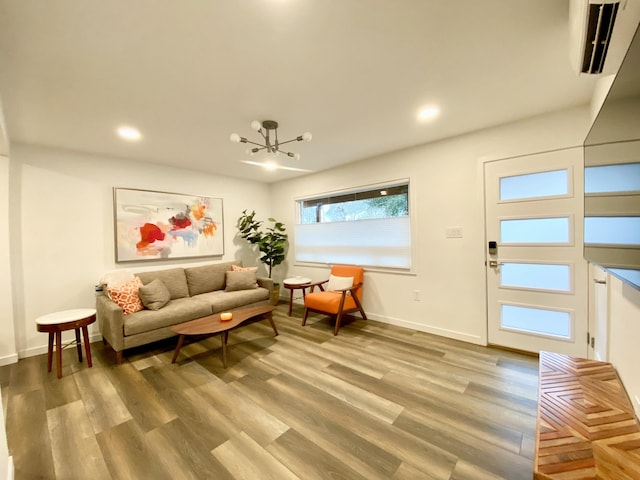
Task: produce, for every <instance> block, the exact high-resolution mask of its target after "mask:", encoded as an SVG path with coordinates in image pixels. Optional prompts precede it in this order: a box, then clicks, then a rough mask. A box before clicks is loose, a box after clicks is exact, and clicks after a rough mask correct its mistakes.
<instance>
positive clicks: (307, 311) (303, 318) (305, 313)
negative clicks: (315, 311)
mask: <svg viewBox="0 0 640 480" xmlns="http://www.w3.org/2000/svg"><path fill="white" fill-rule="evenodd" d="M307 315H309V309H308V308H306V307H305V309H304V315H303V316H302V326H303V327H304V326H305V325H306V324H307Z"/></svg>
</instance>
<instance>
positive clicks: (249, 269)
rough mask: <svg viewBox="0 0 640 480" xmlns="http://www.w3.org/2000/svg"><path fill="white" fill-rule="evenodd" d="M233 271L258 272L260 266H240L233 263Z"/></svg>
mask: <svg viewBox="0 0 640 480" xmlns="http://www.w3.org/2000/svg"><path fill="white" fill-rule="evenodd" d="M231 271H232V272H257V271H258V267H239V266H238V265H235V264H233V265H231Z"/></svg>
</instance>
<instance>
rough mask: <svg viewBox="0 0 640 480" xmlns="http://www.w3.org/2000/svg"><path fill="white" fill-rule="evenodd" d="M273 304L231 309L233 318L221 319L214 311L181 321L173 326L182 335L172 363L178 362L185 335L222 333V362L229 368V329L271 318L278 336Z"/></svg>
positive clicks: (270, 321) (173, 330) (173, 329)
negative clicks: (188, 320) (210, 313)
mask: <svg viewBox="0 0 640 480" xmlns="http://www.w3.org/2000/svg"><path fill="white" fill-rule="evenodd" d="M274 309H275V307H274V306H272V305H263V306H260V307H249V308H241V309H238V310H231V312H232V313H233V318H232V319H231V320H225V321H223V320H220V313H214V314H213V315H209V316H207V317H202V318H197V319H195V320H191V321H190V322H185V323H181V324H179V325H176V326H174V327H172V328H171V331H172V332H174V333H177V334H178V335H180V337H178V344H177V345H176V351H175V352H173V358H172V359H171V363H176V359H177V358H178V355H179V354H180V349H181V348H182V344H183V343H184V337H185V336H187V335H189V336H204V335H206V336H211V335H218V334H220V339H221V340H222V364H223V365H224V368H227V340H228V338H229V331H230V330H233V329H234V328H240V327H242V326H245V325H249V324H251V323H254V322H259V321H260V320H269V323H270V324H271V328H273V332H274V333H275V334H276V336H278V329H277V328H276V324H275V323H274V322H273V314H272V312H273V310H274Z"/></svg>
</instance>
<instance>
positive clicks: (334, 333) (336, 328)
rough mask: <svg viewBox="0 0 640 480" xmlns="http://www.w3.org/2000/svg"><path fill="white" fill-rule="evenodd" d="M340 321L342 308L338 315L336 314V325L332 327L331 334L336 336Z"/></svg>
mask: <svg viewBox="0 0 640 480" xmlns="http://www.w3.org/2000/svg"><path fill="white" fill-rule="evenodd" d="M341 321H342V310H340V311H339V312H338V315H336V326H335V328H334V329H333V335H334V336H336V335H338V330H340V322H341Z"/></svg>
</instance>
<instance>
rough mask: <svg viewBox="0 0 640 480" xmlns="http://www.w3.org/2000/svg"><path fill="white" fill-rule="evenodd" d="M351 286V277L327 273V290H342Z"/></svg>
mask: <svg viewBox="0 0 640 480" xmlns="http://www.w3.org/2000/svg"><path fill="white" fill-rule="evenodd" d="M352 286H353V277H338V276H336V275H329V283H328V284H327V288H326V289H327V290H343V289H345V288H349V287H352Z"/></svg>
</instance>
